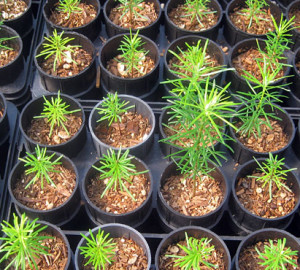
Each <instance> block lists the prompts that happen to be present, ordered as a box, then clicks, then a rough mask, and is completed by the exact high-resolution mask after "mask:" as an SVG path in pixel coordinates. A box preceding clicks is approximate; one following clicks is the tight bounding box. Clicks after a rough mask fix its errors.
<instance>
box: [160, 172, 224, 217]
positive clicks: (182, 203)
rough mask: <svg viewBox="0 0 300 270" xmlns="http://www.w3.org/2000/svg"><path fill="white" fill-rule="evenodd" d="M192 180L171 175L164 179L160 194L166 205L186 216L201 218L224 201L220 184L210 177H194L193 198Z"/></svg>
mask: <svg viewBox="0 0 300 270" xmlns="http://www.w3.org/2000/svg"><path fill="white" fill-rule="evenodd" d="M193 190H194V184H193V180H192V179H187V177H186V176H183V175H173V176H171V177H169V178H168V179H166V181H165V183H164V184H163V186H162V187H161V190H160V192H161V194H162V196H163V197H164V199H165V201H166V202H167V204H168V205H169V206H170V207H172V208H173V209H174V210H176V211H177V212H179V213H181V214H184V215H186V216H203V215H205V214H208V213H210V212H212V211H214V210H215V209H217V208H218V207H219V205H220V204H221V203H222V201H223V199H224V194H223V192H222V190H221V188H220V183H219V182H218V181H217V180H216V179H213V178H211V177H208V176H202V178H201V179H199V177H196V193H195V196H194V192H193Z"/></svg>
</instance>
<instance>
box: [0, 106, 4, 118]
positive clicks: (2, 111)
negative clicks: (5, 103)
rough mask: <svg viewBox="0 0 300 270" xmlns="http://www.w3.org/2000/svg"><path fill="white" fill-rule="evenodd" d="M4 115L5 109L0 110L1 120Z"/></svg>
mask: <svg viewBox="0 0 300 270" xmlns="http://www.w3.org/2000/svg"><path fill="white" fill-rule="evenodd" d="M3 114H4V108H0V118H2V117H3Z"/></svg>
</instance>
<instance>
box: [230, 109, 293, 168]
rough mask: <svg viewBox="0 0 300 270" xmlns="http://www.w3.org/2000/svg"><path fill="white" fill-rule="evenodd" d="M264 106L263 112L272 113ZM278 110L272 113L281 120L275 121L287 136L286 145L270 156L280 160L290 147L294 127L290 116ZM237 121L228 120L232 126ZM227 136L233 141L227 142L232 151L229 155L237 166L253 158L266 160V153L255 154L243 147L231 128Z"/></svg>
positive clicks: (282, 110)
mask: <svg viewBox="0 0 300 270" xmlns="http://www.w3.org/2000/svg"><path fill="white" fill-rule="evenodd" d="M243 106H244V105H242V106H240V107H238V108H237V111H239V110H240V109H241V108H242V107H243ZM265 106H266V109H265V111H266V112H267V113H269V112H271V111H272V109H271V107H270V106H268V105H265ZM277 106H278V105H277ZM278 107H279V106H278ZM279 108H280V110H279V109H277V108H274V113H275V116H276V117H279V118H280V119H281V120H277V121H278V122H279V124H280V125H281V127H282V128H283V131H284V132H285V133H286V134H287V136H288V143H287V145H286V146H285V147H283V148H281V149H279V150H277V151H273V152H272V154H273V155H277V156H278V157H279V158H282V157H283V155H284V154H285V152H286V150H287V149H288V148H289V147H290V145H291V143H292V141H293V140H294V137H295V126H294V123H293V120H292V118H291V117H290V115H289V114H288V113H287V112H286V111H285V110H284V109H282V108H281V107H279ZM238 120H239V119H238V117H236V116H234V117H232V118H231V119H230V122H231V123H233V124H234V123H236V122H238ZM229 135H230V137H231V138H233V140H229V141H228V144H229V146H230V147H231V148H232V149H233V151H232V152H230V153H231V155H232V157H233V159H234V160H235V161H236V162H238V163H239V164H243V163H245V162H247V161H249V160H252V159H253V157H255V158H262V157H265V158H266V157H268V156H269V153H268V152H257V151H254V150H252V149H250V148H248V147H246V146H245V145H243V144H242V143H241V142H240V140H239V139H238V137H237V135H236V133H235V131H234V130H233V128H232V127H229Z"/></svg>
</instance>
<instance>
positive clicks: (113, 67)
mask: <svg viewBox="0 0 300 270" xmlns="http://www.w3.org/2000/svg"><path fill="white" fill-rule="evenodd" d="M122 62H124V59H123V58H122V57H121V55H118V56H117V57H115V58H113V59H110V60H109V61H108V62H107V66H106V68H107V70H108V71H109V72H111V73H112V74H114V75H115V76H119V77H122V78H139V77H142V76H144V75H146V74H148V73H149V72H150V71H151V70H152V69H154V67H155V62H154V60H153V59H151V58H150V56H145V54H144V53H143V54H142V55H141V56H140V61H139V67H138V69H136V68H133V70H132V71H130V70H128V67H127V66H126V65H124V64H123V63H122Z"/></svg>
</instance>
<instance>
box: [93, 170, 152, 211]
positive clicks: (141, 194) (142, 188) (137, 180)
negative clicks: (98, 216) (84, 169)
mask: <svg viewBox="0 0 300 270" xmlns="http://www.w3.org/2000/svg"><path fill="white" fill-rule="evenodd" d="M108 180H109V179H107V178H106V179H102V180H101V179H100V174H99V175H97V176H96V177H95V178H92V179H90V180H89V181H88V183H87V195H88V197H89V198H90V200H91V201H92V202H93V203H94V204H95V205H96V206H97V207H99V208H100V209H102V210H103V211H105V212H108V213H113V214H123V213H128V212H131V211H133V210H135V209H136V208H138V207H139V206H141V205H142V203H143V202H144V201H145V200H146V199H147V197H148V194H149V191H150V183H149V181H148V180H147V178H146V176H145V175H144V174H139V175H135V176H132V178H131V183H128V182H127V181H125V180H124V184H125V186H126V187H127V189H128V190H129V191H130V193H131V195H132V196H133V197H134V198H135V200H136V201H134V200H133V199H132V198H131V196H130V195H129V194H128V193H127V192H126V191H125V190H124V189H123V191H121V190H120V187H119V186H118V187H117V189H116V190H114V188H113V187H112V188H111V189H110V190H108V191H107V192H106V193H105V195H104V196H103V197H102V198H101V195H102V193H103V191H104V190H105V188H106V184H107V183H108Z"/></svg>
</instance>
